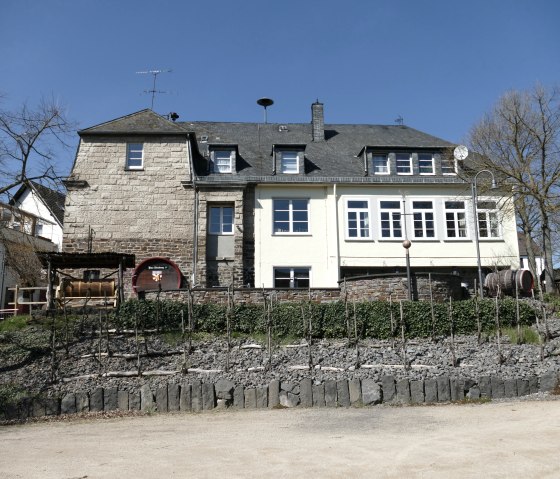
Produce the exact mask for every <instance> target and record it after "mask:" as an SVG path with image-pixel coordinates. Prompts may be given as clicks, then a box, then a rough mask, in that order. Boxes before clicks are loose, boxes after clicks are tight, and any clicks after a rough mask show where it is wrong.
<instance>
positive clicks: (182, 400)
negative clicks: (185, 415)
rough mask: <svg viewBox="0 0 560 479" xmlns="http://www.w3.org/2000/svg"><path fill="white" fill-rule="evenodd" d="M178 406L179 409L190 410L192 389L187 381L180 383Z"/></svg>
mask: <svg viewBox="0 0 560 479" xmlns="http://www.w3.org/2000/svg"><path fill="white" fill-rule="evenodd" d="M179 408H180V409H181V411H190V410H191V409H192V390H191V385H190V384H189V383H181V392H180V395H179Z"/></svg>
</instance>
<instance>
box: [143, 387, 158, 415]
mask: <svg viewBox="0 0 560 479" xmlns="http://www.w3.org/2000/svg"><path fill="white" fill-rule="evenodd" d="M140 409H141V410H142V411H143V412H152V411H153V410H154V409H155V403H154V393H153V392H152V390H151V389H150V386H149V385H148V384H144V385H143V386H142V387H141V388H140Z"/></svg>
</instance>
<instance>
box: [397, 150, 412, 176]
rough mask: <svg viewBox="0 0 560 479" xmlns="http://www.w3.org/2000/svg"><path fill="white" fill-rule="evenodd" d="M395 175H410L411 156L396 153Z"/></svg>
mask: <svg viewBox="0 0 560 479" xmlns="http://www.w3.org/2000/svg"><path fill="white" fill-rule="evenodd" d="M396 158H397V175H412V156H411V155H410V154H408V153H397V156H396Z"/></svg>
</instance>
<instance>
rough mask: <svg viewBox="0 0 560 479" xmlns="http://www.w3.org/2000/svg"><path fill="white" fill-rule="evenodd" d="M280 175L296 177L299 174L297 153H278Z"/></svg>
mask: <svg viewBox="0 0 560 479" xmlns="http://www.w3.org/2000/svg"><path fill="white" fill-rule="evenodd" d="M280 173H284V174H287V175H297V174H298V173H299V156H298V152H297V151H281V152H280Z"/></svg>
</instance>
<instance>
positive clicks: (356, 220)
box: [346, 200, 370, 239]
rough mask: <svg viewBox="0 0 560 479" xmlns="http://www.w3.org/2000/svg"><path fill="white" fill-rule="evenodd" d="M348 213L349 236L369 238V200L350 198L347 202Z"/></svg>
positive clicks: (351, 237)
mask: <svg viewBox="0 0 560 479" xmlns="http://www.w3.org/2000/svg"><path fill="white" fill-rule="evenodd" d="M346 214H347V219H348V229H347V234H348V238H350V239H358V238H369V237H370V226H369V202H368V201H367V200H348V202H347V203H346Z"/></svg>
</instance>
